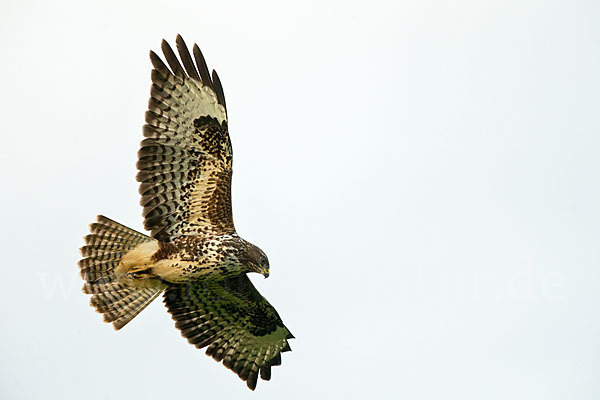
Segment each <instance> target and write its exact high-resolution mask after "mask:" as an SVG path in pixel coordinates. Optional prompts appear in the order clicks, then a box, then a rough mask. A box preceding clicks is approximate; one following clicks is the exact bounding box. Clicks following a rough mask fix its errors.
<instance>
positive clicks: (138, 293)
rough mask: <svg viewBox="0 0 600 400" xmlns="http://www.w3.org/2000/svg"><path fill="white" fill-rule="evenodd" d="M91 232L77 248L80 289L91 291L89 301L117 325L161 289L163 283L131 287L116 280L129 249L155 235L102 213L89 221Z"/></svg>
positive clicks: (108, 320) (127, 319)
mask: <svg viewBox="0 0 600 400" xmlns="http://www.w3.org/2000/svg"><path fill="white" fill-rule="evenodd" d="M90 230H91V233H90V234H89V235H87V236H86V237H85V243H86V245H85V246H83V247H82V248H81V255H82V256H83V257H84V258H83V259H82V260H80V261H79V268H80V272H81V277H82V278H83V279H84V280H85V284H84V285H83V292H84V293H87V294H91V295H92V298H91V301H90V304H91V305H92V306H93V307H94V308H95V309H96V311H98V312H99V313H101V314H103V315H104V321H105V322H112V324H113V326H114V328H115V329H116V330H119V329H121V328H122V327H124V326H125V325H127V323H128V322H129V321H131V320H132V319H133V318H134V317H135V316H136V315H138V314H139V313H140V312H141V311H142V310H143V309H144V308H146V306H147V305H148V304H150V303H151V302H152V300H154V299H155V298H156V297H158V295H160V294H161V292H162V291H163V290H164V288H163V287H156V288H154V287H150V288H148V287H144V288H140V287H131V286H129V285H126V284H124V283H121V282H119V280H118V277H117V275H116V274H115V269H116V268H117V266H118V265H119V263H120V262H121V259H122V258H123V256H124V255H125V254H127V253H128V252H129V251H130V250H133V249H134V248H136V247H137V246H138V245H140V244H142V243H146V242H155V239H153V238H151V237H150V236H146V235H144V234H142V233H139V232H137V231H134V230H133V229H130V228H128V227H126V226H124V225H121V224H119V223H117V222H115V221H113V220H111V219H109V218H106V217H104V216H102V215H99V216H98V217H97V222H95V223H93V224H91V225H90Z"/></svg>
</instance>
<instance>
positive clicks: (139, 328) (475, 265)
mask: <svg viewBox="0 0 600 400" xmlns="http://www.w3.org/2000/svg"><path fill="white" fill-rule="evenodd" d="M599 17H600V6H599V5H598V3H597V2H595V1H587V2H586V1H487V2H479V1H456V2H442V1H414V2H373V1H369V2H367V1H356V2H348V1H343V2H341V1H340V2H328V3H325V4H321V3H320V2H308V1H302V2H295V3H293V4H284V2H278V1H274V2H252V3H251V2H241V1H240V2H227V1H211V2H205V1H194V2H192V1H188V2H172V3H169V2H165V1H161V2H150V1H139V2H125V1H118V2H109V1H104V2H98V3H97V4H93V3H91V2H77V1H73V2H47V1H37V2H33V1H18V2H17V1H11V2H6V1H5V2H3V3H2V5H0V51H1V54H2V62H1V63H0V86H1V87H2V95H1V96H0V110H2V111H1V114H2V128H1V132H2V133H1V134H2V146H1V148H0V167H1V168H0V170H1V171H2V181H3V194H4V195H3V196H2V199H1V200H0V206H1V208H2V210H3V213H2V228H3V229H2V230H1V233H0V240H1V243H2V246H1V250H0V251H1V253H2V254H1V257H2V273H3V282H4V285H3V289H2V291H1V292H0V310H1V313H2V319H1V322H0V324H1V328H2V329H1V330H0V354H1V356H0V397H2V398H6V399H9V398H10V399H34V398H46V399H82V398H85V399H106V398H127V397H128V398H140V397H141V396H145V398H157V399H158V398H162V399H165V398H199V399H200V398H202V399H209V398H215V397H216V396H219V398H234V397H235V398H258V397H260V398H261V399H269V398H278V399H281V398H290V399H306V398H324V397H325V396H329V397H331V396H335V397H336V398H364V397H366V396H369V398H404V399H439V398H450V399H564V398H571V399H580V400H583V399H597V398H599V397H600V380H599V379H598V376H599V374H600V270H599V267H600V246H599V245H598V244H599V240H600V211H599V204H600V186H599V180H600V158H599V151H600V135H599V132H600V120H599V117H598V115H599V111H598V110H599V106H600V98H599V93H600V48H599V47H598V46H599V43H600V24H599V21H600V19H599ZM177 33H181V34H182V35H183V37H184V39H186V41H187V42H188V44H190V45H191V44H192V43H193V42H198V44H199V45H200V47H201V48H202V50H203V52H204V55H205V57H206V59H207V62H208V64H209V67H211V68H216V69H217V70H218V72H219V75H220V77H221V79H222V81H223V85H224V88H225V96H226V99H227V105H228V111H229V116H230V123H229V127H230V133H231V138H232V141H233V146H234V154H235V157H234V158H235V160H234V181H233V204H234V217H235V221H236V226H237V229H238V231H239V233H240V234H241V235H242V236H243V237H245V238H246V239H248V240H250V241H252V242H254V243H256V244H258V245H259V246H260V247H262V248H263V249H264V250H265V251H266V253H267V254H268V255H269V258H270V261H271V277H270V278H269V279H267V280H263V279H260V277H259V276H255V277H254V278H256V279H253V281H255V282H256V285H257V287H258V288H259V290H260V291H261V292H262V293H263V295H265V297H267V298H268V299H269V300H270V301H271V303H272V304H273V305H274V306H275V307H276V308H277V310H278V311H279V313H280V315H281V316H282V318H283V320H284V322H285V323H286V325H287V326H288V327H289V328H290V330H291V331H292V332H293V333H294V335H295V336H296V337H297V339H296V340H293V341H292V342H291V346H292V348H293V352H291V353H286V354H284V356H283V365H282V366H281V367H277V368H275V369H274V370H273V377H272V380H271V382H264V381H259V384H258V387H257V392H256V393H251V392H250V391H248V390H247V389H246V386H245V384H244V383H243V382H242V381H240V380H239V379H238V378H237V376H235V375H234V374H233V373H231V372H230V371H228V370H226V369H225V368H224V367H223V366H221V365H218V364H216V363H215V362H214V361H212V360H211V359H209V358H208V357H206V356H205V355H204V354H203V351H198V350H196V349H194V348H193V347H192V346H190V345H188V344H187V342H186V340H185V339H183V338H182V337H181V336H180V333H179V332H178V331H177V330H176V329H175V328H174V323H173V322H172V321H171V318H170V316H169V315H168V313H167V312H166V310H165V308H164V306H163V305H162V304H161V302H160V301H156V302H155V303H154V304H152V305H151V306H150V307H149V308H148V309H147V310H145V311H144V312H143V313H142V314H140V315H139V316H138V317H137V318H136V319H135V320H134V321H133V322H132V323H131V324H130V325H129V326H127V327H126V328H125V329H123V330H122V331H120V332H114V331H113V330H112V327H111V326H110V325H107V324H103V323H102V321H101V320H102V318H101V316H100V315H98V314H96V313H95V312H94V310H93V309H92V308H90V307H89V306H88V301H89V299H88V297H87V296H85V295H83V294H82V293H81V292H80V287H81V284H82V282H81V280H80V278H79V276H78V270H77V265H76V262H77V260H78V259H79V253H78V248H79V247H80V246H82V245H83V240H82V237H83V236H84V235H85V234H86V233H87V232H88V231H87V225H88V223H90V222H92V221H93V219H94V218H95V216H96V214H100V213H101V214H104V215H106V216H108V217H110V218H113V219H115V220H117V221H119V222H121V223H124V224H126V225H128V226H131V227H132V228H135V229H139V230H142V218H141V208H140V206H139V205H138V201H139V197H138V193H137V187H138V184H137V183H136V181H135V173H136V170H135V162H136V152H137V148H138V144H139V141H140V140H141V139H142V133H141V126H142V124H143V123H144V121H143V119H144V111H145V109H146V105H147V100H148V96H149V90H150V70H151V64H150V61H149V59H148V51H149V50H150V49H154V50H159V49H160V40H161V39H162V38H167V39H168V40H169V41H170V42H171V43H174V40H175V35H176V34H177ZM223 396H224V397H223Z"/></svg>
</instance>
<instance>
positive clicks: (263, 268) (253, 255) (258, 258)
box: [241, 242, 269, 278]
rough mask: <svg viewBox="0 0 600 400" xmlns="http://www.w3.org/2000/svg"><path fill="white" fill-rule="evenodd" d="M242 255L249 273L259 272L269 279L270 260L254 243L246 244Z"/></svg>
mask: <svg viewBox="0 0 600 400" xmlns="http://www.w3.org/2000/svg"><path fill="white" fill-rule="evenodd" d="M244 247H245V248H244V251H243V254H242V260H241V261H243V263H244V264H245V265H246V267H247V268H248V272H257V273H259V274H261V275H263V276H264V277H265V278H268V277H269V259H268V258H267V255H266V254H265V252H264V251H262V250H261V249H260V248H258V246H255V245H253V244H252V243H249V242H246V246H244Z"/></svg>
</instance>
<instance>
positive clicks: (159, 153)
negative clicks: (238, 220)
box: [137, 36, 235, 242]
mask: <svg viewBox="0 0 600 400" xmlns="http://www.w3.org/2000/svg"><path fill="white" fill-rule="evenodd" d="M161 47H162V50H163V53H164V56H165V59H166V61H167V64H168V65H169V67H170V69H169V67H167V65H166V64H165V63H164V62H163V61H162V60H161V59H160V57H159V56H158V55H156V54H155V53H154V52H150V59H151V61H152V64H153V65H154V69H153V70H152V88H151V92H150V100H149V102H148V111H147V112H146V125H144V136H145V138H146V139H144V140H143V141H142V143H141V148H140V150H139V152H138V163H137V167H138V169H139V172H138V175H137V180H138V181H139V182H140V194H141V195H142V199H141V205H142V206H143V207H144V211H143V215H144V226H145V228H146V229H148V230H150V231H151V232H152V236H153V237H154V238H156V239H158V240H161V241H165V242H168V241H170V240H172V239H173V238H176V237H179V236H183V235H201V234H211V233H212V234H232V233H235V227H234V225H233V218H232V214H231V166H232V159H233V155H232V149H231V141H230V139H229V132H228V129H227V113H226V110H225V98H224V96H223V89H222V87H221V83H220V81H218V77H216V74H215V75H214V76H215V77H216V79H217V82H216V83H214V82H212V80H211V78H210V75H209V74H208V70H207V67H206V63H205V61H204V57H203V56H202V53H201V52H200V49H199V48H198V47H197V46H196V45H194V59H195V60H196V64H197V65H194V60H193V59H192V56H191V54H190V52H189V50H188V48H187V46H186V45H185V42H184V41H183V39H182V38H181V36H177V50H178V53H179V55H180V57H181V62H182V63H183V66H182V64H181V63H180V61H179V59H178V58H177V55H176V54H175V52H174V51H173V49H172V48H171V46H169V44H168V43H167V42H166V41H163V43H162V46H161ZM213 88H215V89H213Z"/></svg>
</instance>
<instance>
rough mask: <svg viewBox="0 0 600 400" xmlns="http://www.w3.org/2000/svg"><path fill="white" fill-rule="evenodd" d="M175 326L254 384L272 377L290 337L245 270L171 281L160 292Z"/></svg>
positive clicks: (286, 349) (250, 386)
mask: <svg viewBox="0 0 600 400" xmlns="http://www.w3.org/2000/svg"><path fill="white" fill-rule="evenodd" d="M164 299H165V304H166V306H167V308H168V309H169V312H170V313H171V315H172V316H173V319H174V320H175V321H176V324H175V326H176V327H177V328H178V329H180V330H181V334H182V335H183V336H184V337H185V338H187V340H188V342H190V343H191V344H193V345H195V346H196V347H197V348H203V347H206V346H208V347H207V349H206V354H207V355H209V356H211V357H213V358H214V359H215V360H217V361H222V362H223V365H225V366H226V367H227V368H229V369H231V370H233V371H234V372H235V373H236V374H237V375H238V376H239V377H240V378H241V379H242V380H244V381H246V384H247V385H248V387H249V388H250V389H252V390H254V388H255V387H256V381H257V379H258V376H259V374H260V376H261V378H262V379H264V380H269V379H270V378H271V366H273V365H280V364H281V353H282V352H286V351H290V350H291V349H290V346H289V343H288V339H291V338H293V336H292V334H291V333H290V331H289V330H288V329H287V328H286V327H285V326H284V325H283V322H282V321H281V318H280V317H279V315H278V314H277V311H275V309H274V308H273V306H271V304H269V302H268V301H267V300H266V299H265V298H264V297H262V296H261V294H260V293H259V292H258V291H257V290H256V288H255V287H254V285H252V282H250V279H248V277H247V276H246V274H241V275H238V276H235V277H231V278H227V279H224V280H221V281H199V282H194V283H190V284H186V285H177V286H172V287H170V288H168V289H167V291H166V292H165V294H164Z"/></svg>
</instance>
